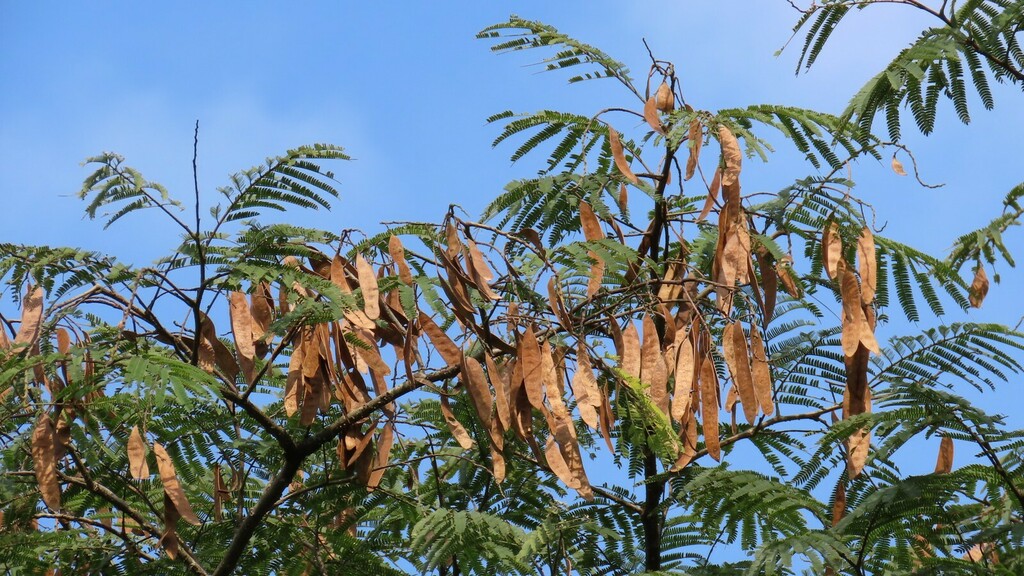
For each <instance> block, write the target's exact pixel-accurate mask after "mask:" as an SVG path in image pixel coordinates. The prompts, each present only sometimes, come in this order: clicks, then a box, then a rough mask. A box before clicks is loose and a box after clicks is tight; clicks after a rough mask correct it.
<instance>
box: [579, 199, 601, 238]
mask: <svg viewBox="0 0 1024 576" xmlns="http://www.w3.org/2000/svg"><path fill="white" fill-rule="evenodd" d="M580 225H581V227H582V228H583V237H584V238H586V239H587V241H588V242H596V241H597V240H604V238H605V235H604V230H603V229H602V228H601V221H600V220H598V219H597V214H595V213H594V209H593V208H591V207H590V204H588V203H587V202H580Z"/></svg>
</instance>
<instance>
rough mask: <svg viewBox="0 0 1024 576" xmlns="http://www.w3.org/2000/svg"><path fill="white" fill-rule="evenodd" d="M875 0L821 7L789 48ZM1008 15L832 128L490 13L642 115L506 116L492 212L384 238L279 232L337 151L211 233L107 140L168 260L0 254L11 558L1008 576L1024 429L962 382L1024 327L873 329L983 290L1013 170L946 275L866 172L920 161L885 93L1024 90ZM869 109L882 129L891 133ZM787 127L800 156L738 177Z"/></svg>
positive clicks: (100, 209) (885, 80) (980, 15)
mask: <svg viewBox="0 0 1024 576" xmlns="http://www.w3.org/2000/svg"><path fill="white" fill-rule="evenodd" d="M874 3H875V2H840V1H826V2H823V3H822V4H820V5H818V4H816V5H814V6H812V7H811V8H809V9H807V10H806V12H804V13H803V15H802V17H801V18H800V21H799V23H798V24H797V29H802V28H804V27H806V33H805V34H806V41H805V43H804V47H803V51H802V55H801V58H800V63H799V67H800V68H805V67H809V66H811V65H813V64H814V62H815V60H816V58H817V56H818V54H819V53H820V52H821V50H822V49H823V48H824V46H825V44H826V43H827V41H828V39H829V36H830V34H831V33H832V32H833V30H834V29H835V28H836V26H837V25H839V24H840V22H841V20H842V18H843V17H844V16H845V15H846V14H847V12H848V11H849V10H850V9H852V8H865V7H867V6H869V5H870V4H874ZM903 4H908V5H912V6H915V7H917V8H919V9H926V8H927V7H926V6H924V5H923V4H920V3H918V2H903ZM1022 6H1024V3H1022V2H1014V1H1010V0H988V1H981V0H978V1H971V2H964V3H962V4H961V5H960V6H955V5H951V6H949V7H948V9H947V6H946V5H945V4H943V6H942V8H941V9H937V10H932V9H929V10H931V12H932V13H933V14H934V15H935V16H936V18H938V19H939V20H940V21H941V26H939V27H938V28H935V29H930V30H928V31H926V32H925V33H924V34H923V35H922V37H921V39H920V40H918V41H917V42H916V43H915V44H914V45H913V46H911V47H910V48H908V49H907V50H905V51H904V52H902V53H901V54H900V55H899V56H898V57H897V58H896V59H895V60H894V61H893V63H891V64H890V65H889V66H888V67H887V68H886V70H885V71H883V72H881V73H880V74H879V75H878V76H877V77H876V78H874V79H872V80H871V81H870V82H869V83H868V85H866V86H865V87H864V88H863V89H862V90H861V91H860V92H858V94H857V95H855V96H854V98H853V100H852V101H851V103H850V106H849V108H848V109H847V110H846V111H844V112H843V113H841V114H839V115H832V114H827V113H823V112H819V111H814V110H807V109H802V108H794V107H791V106H785V105H772V104H756V105H750V106H747V107H743V108H730V109H723V110H706V109H701V108H700V103H698V102H686V101H685V100H684V98H683V96H682V93H681V91H680V90H679V85H680V78H679V77H678V76H677V75H676V70H675V67H674V66H673V65H672V63H670V62H666V61H662V60H657V59H655V58H654V57H653V56H652V62H651V64H650V66H649V69H648V74H647V77H646V79H645V81H644V82H642V83H641V82H637V81H636V80H634V79H633V77H632V76H631V73H630V71H629V69H628V68H627V67H626V66H625V65H624V64H623V63H621V62H618V61H617V60H615V59H613V58H612V57H611V56H609V55H607V54H605V53H604V52H602V51H601V50H599V49H597V48H595V47H593V46H590V45H588V44H585V43H583V42H580V41H578V40H575V39H573V38H570V37H568V36H565V35H564V34H562V33H560V32H559V31H558V30H556V29H555V28H553V27H551V26H549V25H547V24H542V23H539V22H533V21H529V20H525V19H521V18H519V17H515V16H513V17H511V18H510V19H509V20H508V21H507V22H502V23H499V24H495V25H493V26H490V27H488V28H485V29H484V30H483V31H482V32H481V33H480V35H479V36H480V37H481V38H483V39H485V40H487V41H489V42H491V47H492V49H493V50H494V51H496V52H509V51H534V50H541V51H544V52H543V54H544V55H543V56H541V58H542V62H543V63H544V65H545V66H546V68H547V69H548V70H551V71H556V72H557V71H563V70H564V71H567V72H568V73H569V74H570V75H571V76H570V79H569V81H570V82H580V81H589V80H594V79H610V80H612V81H613V84H614V86H615V87H616V88H619V89H624V90H625V93H626V94H627V96H628V97H629V98H635V101H634V106H633V107H614V108H608V109H604V110H601V111H598V112H596V113H594V114H592V115H581V114H576V113H568V112H561V111H554V110H543V111H540V112H535V113H517V112H514V111H505V112H500V113H497V114H495V115H493V116H492V117H491V118H489V122H491V123H494V124H497V125H499V126H500V133H499V135H498V136H497V138H496V140H495V142H494V143H495V145H502V146H505V145H508V144H511V145H513V146H514V150H512V153H511V157H512V160H513V161H514V160H518V159H520V158H524V157H526V156H527V155H534V156H538V155H541V156H544V157H545V158H546V160H545V162H544V164H543V168H542V169H541V170H540V171H539V172H538V173H537V174H536V175H534V176H532V177H525V178H522V179H518V180H515V181H513V182H510V183H509V184H508V185H507V186H505V188H504V190H503V192H502V193H500V194H499V195H498V196H497V197H496V198H494V199H493V201H492V202H491V203H490V204H489V205H488V207H487V208H486V210H485V212H484V214H483V215H482V217H481V218H480V220H479V221H477V220H472V219H469V218H466V217H464V216H462V215H460V213H459V212H457V211H456V210H454V209H452V210H449V212H448V213H446V214H445V215H443V218H442V220H441V221H440V222H437V223H407V224H401V225H397V224H396V225H393V226H392V227H391V228H390V229H389V230H387V231H385V232H383V233H380V234H377V235H373V236H369V237H364V236H361V235H357V234H355V233H353V232H350V231H344V232H331V231H326V230H316V229H310V228H304V227H300V226H296V225H291V224H270V223H267V222H266V221H265V220H264V219H265V217H266V215H267V214H268V213H270V212H279V211H289V213H290V214H289V215H291V214H293V213H294V211H296V210H298V209H314V210H315V209H321V208H328V207H329V206H330V203H331V200H332V199H334V198H336V197H337V196H338V189H337V185H336V180H335V178H336V176H335V174H334V173H333V172H332V171H330V170H328V166H333V165H335V164H337V163H339V162H343V161H345V160H347V159H348V156H347V155H346V153H345V151H344V150H343V149H342V148H340V147H338V146H334V145H326V144H317V145H313V146H307V147H301V148H297V149H295V150H290V151H288V152H287V153H285V154H284V155H283V156H280V157H277V158H272V159H269V160H267V161H266V162H265V163H264V164H261V165H259V166H256V167H254V168H252V169H249V170H246V171H243V172H240V173H238V174H236V175H235V176H234V177H232V178H231V182H230V184H229V186H226V187H224V188H222V189H221V190H220V192H221V193H222V195H223V202H222V204H220V205H218V206H216V207H214V208H213V209H212V210H211V211H210V214H209V217H205V216H202V215H200V214H199V211H198V208H197V209H196V211H195V213H194V214H191V215H186V214H188V212H187V211H185V210H183V206H184V205H185V201H184V199H183V198H180V197H175V196H173V195H171V193H170V192H169V191H168V190H166V189H164V188H163V187H162V186H160V185H159V184H156V183H154V182H151V181H149V180H147V179H146V178H145V177H143V176H142V175H141V174H140V173H139V172H138V171H136V170H134V169H132V168H130V167H128V166H127V164H126V163H125V161H124V159H123V158H122V157H120V156H118V155H115V154H104V155H101V156H97V157H94V158H90V159H89V160H88V162H89V164H90V165H91V166H92V167H93V168H94V172H93V173H92V175H90V176H89V177H88V178H87V179H86V181H85V183H84V185H83V188H82V190H81V194H80V196H81V197H82V199H83V200H84V201H85V202H87V208H86V211H87V213H88V215H89V216H91V217H94V218H102V219H103V220H104V225H105V226H111V225H114V224H115V223H117V222H118V221H119V220H121V219H122V218H130V217H131V216H132V214H134V213H135V212H137V211H139V210H143V209H157V210H159V211H161V212H162V213H164V214H165V215H166V216H167V218H169V219H170V220H171V221H172V222H174V224H175V225H176V226H178V227H179V228H180V229H181V232H182V236H181V243H180V245H179V246H178V247H177V248H176V249H175V250H174V252H172V253H171V254H169V255H167V256H166V257H164V258H162V259H160V260H158V261H156V262H154V263H153V264H151V265H148V266H136V265H131V264H127V263H123V262H119V261H118V260H116V259H115V258H114V257H112V256H108V255H103V254H97V253H92V252H87V251H83V250H80V249H76V248H70V247H50V246H21V245H13V244H0V277H2V279H3V282H4V289H5V291H6V294H7V295H8V296H10V298H11V302H13V304H14V306H15V308H16V312H15V313H12V314H7V315H5V316H3V317H2V318H0V320H2V323H3V325H2V326H0V433H2V436H0V458H2V463H3V466H2V470H0V513H2V517H0V563H2V565H3V566H4V567H5V568H6V569H7V570H8V571H10V572H11V573H15V574H21V573H38V572H42V571H44V570H46V569H50V570H59V571H60V572H61V573H96V574H117V573H128V574H150V573H151V574H168V573H179V572H180V573H191V574H219V575H224V574H230V573H246V574H270V573H274V574H336V573H344V574H404V573H417V574H426V573H436V574H446V575H447V574H452V575H454V574H545V573H550V574H555V573H559V574H563V573H565V574H568V573H574V574H577V573H578V574H636V573H646V574H655V573H661V574H793V573H799V572H809V573H814V574H858V575H861V574H882V573H901V574H902V573H907V574H910V573H914V574H932V573H943V574H946V573H965V574H993V573H1005V574H1016V573H1019V572H1020V570H1021V569H1022V567H1024V553H1022V552H1021V550H1022V543H1024V528H1022V527H1024V523H1022V520H1024V461H1022V457H1024V432H1022V431H1019V430H1012V429H1009V428H1008V427H1007V426H1006V424H1005V422H1004V420H1003V417H1001V416H998V415H994V414H988V413H986V412H984V411H982V410H980V409H979V408H977V407H976V406H973V405H971V403H970V402H968V401H967V400H966V399H965V398H964V397H963V394H962V391H963V390H964V389H965V387H972V388H975V389H978V390H990V389H994V388H996V387H997V386H998V385H1000V384H1002V383H1004V382H1006V381H1009V380H1011V379H1013V378H1017V377H1019V376H1018V375H1019V373H1020V371H1021V370H1022V365H1021V362H1020V359H1021V351H1022V349H1024V334H1022V333H1020V332H1018V331H1016V330H1014V329H1011V328H1009V327H1007V326H1002V325H995V324H982V323H974V322H963V323H955V324H939V325H937V326H935V327H933V328H924V329H921V330H919V331H917V332H915V333H911V334H908V335H905V336H897V337H894V338H891V339H890V340H888V341H885V342H881V341H879V340H878V339H877V338H876V336H875V332H876V328H877V326H878V325H880V324H883V323H885V322H888V321H889V314H892V313H894V312H893V310H896V312H895V314H901V315H903V316H905V317H906V318H907V319H909V320H912V321H915V322H917V321H924V320H928V319H931V318H932V317H933V316H941V315H943V314H944V313H945V309H946V308H947V307H950V306H952V307H954V308H961V309H964V310H966V309H968V308H969V307H970V306H971V305H974V306H979V305H980V304H981V301H982V300H983V299H984V297H985V294H986V293H987V290H988V287H989V285H988V279H987V277H986V273H985V265H986V264H991V263H993V262H995V260H996V258H997V257H999V258H1003V259H1005V260H1007V261H1008V262H1009V263H1010V264H1011V265H1012V263H1013V260H1012V255H1011V254H1010V251H1009V250H1008V249H1007V248H1006V246H1005V244H1004V243H1003V240H1002V233H1003V232H1005V231H1006V230H1007V229H1008V227H1009V226H1010V225H1012V224H1015V223H1017V221H1018V219H1019V217H1020V216H1021V213H1022V212H1021V208H1020V202H1019V200H1020V197H1021V196H1022V195H1024V184H1022V185H1021V186H1017V187H1015V188H1014V189H1013V190H1011V191H1010V192H1009V193H1008V195H1007V196H1006V200H1005V211H1004V213H1003V214H1002V215H1000V216H999V217H998V218H996V219H995V220H994V221H993V223H992V224H991V225H989V226H987V227H985V228H983V229H981V230H977V231H973V232H968V233H967V234H964V235H963V236H961V237H960V238H959V239H958V240H957V241H956V244H955V247H954V249H953V251H952V252H951V254H949V255H948V256H946V257H938V256H934V255H929V254H925V253H923V252H921V251H919V250H916V249H915V248H914V247H912V246H909V245H906V244H903V243H900V242H897V241H895V240H893V239H891V238H887V237H884V236H883V235H881V234H879V233H878V232H879V231H878V230H876V229H875V228H874V221H873V218H872V212H871V210H870V207H868V206H867V205H866V204H865V203H864V202H862V201H861V200H859V199H858V198H857V196H856V195H855V194H854V183H853V181H852V180H851V179H850V178H849V177H848V176H846V175H845V168H846V167H847V166H848V165H849V163H850V162H851V161H854V160H856V159H857V158H860V157H864V156H869V157H874V158H881V157H882V154H883V152H886V151H888V150H895V152H894V153H893V157H892V158H893V168H894V170H896V171H897V173H904V174H905V172H904V168H903V165H902V163H901V162H900V161H899V160H898V158H897V155H896V153H898V152H901V151H904V152H905V151H906V149H905V148H904V147H903V145H902V144H899V143H898V139H899V136H900V112H901V108H902V107H903V106H904V105H906V106H907V107H909V109H910V112H911V114H912V115H913V116H914V119H915V121H916V123H917V125H918V126H919V128H920V129H921V130H922V131H924V132H926V133H927V132H929V131H931V130H932V129H933V128H934V122H935V115H936V112H935V110H936V106H937V99H938V97H939V95H942V94H945V95H946V96H947V97H948V98H949V99H951V100H952V101H953V104H954V108H955V110H956V112H957V114H958V116H959V117H960V119H961V120H963V121H965V122H966V121H968V120H969V116H968V114H967V112H966V104H965V102H966V94H965V91H966V88H965V83H964V80H963V76H964V69H966V70H967V73H968V74H969V76H970V78H971V81H972V83H973V84H974V87H975V88H976V89H977V90H978V92H979V94H980V96H981V99H982V102H983V104H984V105H985V106H986V107H991V105H992V101H991V97H990V95H987V94H988V93H989V90H988V81H989V77H991V78H994V79H996V80H998V81H1010V82H1013V83H1016V84H1020V85H1021V86H1024V77H1022V76H1021V75H1020V69H1021V66H1022V64H1024V57H1022V55H1021V52H1020V49H1019V46H1018V45H1017V40H1016V37H1017V36H1016V35H1017V33H1018V32H1019V30H1020V29H1021V25H1022V22H1024V16H1022V14H1024V13H1022ZM983 64H984V66H987V67H988V71H987V72H986V69H985V68H984V67H983ZM882 113H884V114H885V120H886V127H887V129H888V137H889V140H888V141H887V140H884V139H883V138H882V137H879V136H877V135H875V134H873V133H872V132H871V130H872V128H873V127H874V125H875V123H876V122H875V116H876V115H878V114H882ZM615 126H618V128H619V129H621V130H622V131H621V132H620V131H619V129H617V128H616V127H615ZM638 126H639V127H638ZM769 134H771V135H773V136H775V135H777V134H782V135H783V136H784V137H785V138H786V139H787V142H788V143H789V144H791V145H792V146H793V147H794V148H795V149H796V150H798V151H799V152H800V153H801V154H803V155H804V156H805V157H806V159H807V162H808V164H809V166H810V167H809V168H808V171H809V172H811V173H810V174H802V173H801V174H798V175H797V176H796V177H795V178H794V180H793V182H792V184H790V185H789V186H787V187H785V188H784V189H782V190H780V191H778V192H777V193H774V194H757V195H752V194H747V195H745V194H744V193H743V189H742V188H741V181H743V182H747V181H750V180H755V179H756V178H757V167H756V164H755V165H753V167H752V164H751V162H750V161H751V160H752V159H757V158H761V159H764V160H766V161H771V160H770V154H771V151H772V148H771V146H770V145H769V144H768V143H767V140H766V138H767V137H768V135H769ZM911 158H912V157H911ZM196 204H197V206H198V198H197V202H196ZM193 217H194V219H193ZM204 218H205V221H204ZM968 263H973V264H974V272H973V273H974V278H973V280H972V281H971V282H970V283H968V281H965V280H964V278H963V277H962V276H961V271H962V270H963V268H964V266H965V265H966V264H968ZM833 311H834V312H833ZM922 438H924V439H927V441H928V445H930V446H935V448H936V451H937V453H938V461H937V464H936V468H935V472H934V473H932V474H926V475H908V474H906V473H904V472H902V471H901V470H900V467H899V459H900V456H899V454H898V452H899V451H900V450H901V449H904V448H906V447H907V446H908V445H919V444H912V443H914V442H919V441H920V439H922ZM954 446H956V447H957V452H958V456H957V457H956V458H955V459H954ZM964 453H967V454H975V455H976V457H974V458H965V457H963V456H962V454H964ZM607 467H615V468H617V469H618V470H620V472H619V473H618V476H615V477H613V476H609V475H606V474H603V473H602V472H601V470H602V468H607ZM624 479H625V482H623V480H624Z"/></svg>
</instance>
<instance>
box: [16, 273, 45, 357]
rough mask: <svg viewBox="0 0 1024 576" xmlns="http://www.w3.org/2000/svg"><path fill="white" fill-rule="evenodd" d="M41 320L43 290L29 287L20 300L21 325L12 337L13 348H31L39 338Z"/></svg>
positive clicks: (37, 287) (38, 287)
mask: <svg viewBox="0 0 1024 576" xmlns="http://www.w3.org/2000/svg"><path fill="white" fill-rule="evenodd" d="M42 320H43V289H42V287H41V286H29V288H28V290H27V291H26V293H25V297H24V298H23V299H22V300H21V324H20V325H19V326H18V333H17V335H15V336H14V346H20V345H25V346H26V347H31V346H32V345H33V344H34V343H35V342H36V339H38V338H39V326H40V324H41V322H42Z"/></svg>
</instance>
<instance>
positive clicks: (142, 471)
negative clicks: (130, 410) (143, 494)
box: [128, 426, 149, 480]
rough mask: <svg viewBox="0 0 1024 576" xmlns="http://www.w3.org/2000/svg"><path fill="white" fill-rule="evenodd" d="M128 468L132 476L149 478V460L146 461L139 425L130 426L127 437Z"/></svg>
mask: <svg viewBox="0 0 1024 576" xmlns="http://www.w3.org/2000/svg"><path fill="white" fill-rule="evenodd" d="M128 470H129V472H130V473H131V475H132V478H134V479H136V480H145V479H146V478H149V462H147V461H146V441H145V440H143V439H142V434H140V433H139V427H138V426H134V427H132V433H131V436H129V437H128Z"/></svg>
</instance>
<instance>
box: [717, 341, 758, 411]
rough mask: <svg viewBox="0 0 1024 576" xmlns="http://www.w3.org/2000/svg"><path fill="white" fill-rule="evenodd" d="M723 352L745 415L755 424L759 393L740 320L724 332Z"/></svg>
mask: <svg viewBox="0 0 1024 576" xmlns="http://www.w3.org/2000/svg"><path fill="white" fill-rule="evenodd" d="M722 352H723V355H724V356H725V363H726V365H727V366H728V367H729V373H730V374H732V380H733V383H734V388H735V389H736V392H737V393H738V394H739V397H740V402H741V403H742V404H743V415H744V416H746V418H747V422H748V423H749V424H750V425H751V426H753V425H754V421H755V420H756V419H757V409H758V405H757V395H756V394H755V392H754V378H753V375H752V374H751V371H750V354H749V352H748V350H747V338H746V336H745V335H744V334H743V327H742V326H741V325H740V323H739V322H733V323H731V324H729V325H728V326H726V327H725V330H724V331H723V332H722Z"/></svg>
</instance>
